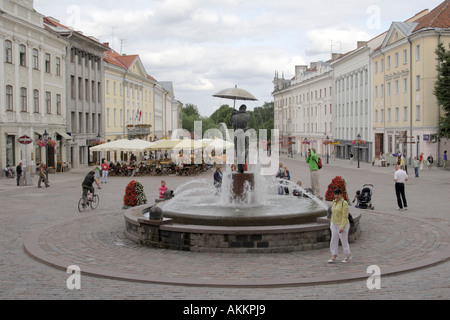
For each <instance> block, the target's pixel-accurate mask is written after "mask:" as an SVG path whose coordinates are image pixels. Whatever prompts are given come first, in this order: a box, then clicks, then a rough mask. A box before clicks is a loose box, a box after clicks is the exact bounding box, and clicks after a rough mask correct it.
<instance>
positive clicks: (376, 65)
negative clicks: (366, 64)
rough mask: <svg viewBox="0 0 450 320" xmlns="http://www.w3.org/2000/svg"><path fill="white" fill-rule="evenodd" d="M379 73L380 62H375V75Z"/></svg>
mask: <svg viewBox="0 0 450 320" xmlns="http://www.w3.org/2000/svg"><path fill="white" fill-rule="evenodd" d="M377 73H378V61H376V62H375V74H377Z"/></svg>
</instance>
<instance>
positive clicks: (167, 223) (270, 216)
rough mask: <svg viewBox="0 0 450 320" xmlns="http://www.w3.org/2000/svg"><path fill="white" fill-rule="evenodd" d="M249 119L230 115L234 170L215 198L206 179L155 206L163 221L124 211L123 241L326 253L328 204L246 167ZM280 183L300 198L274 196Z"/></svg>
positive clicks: (351, 237)
mask: <svg viewBox="0 0 450 320" xmlns="http://www.w3.org/2000/svg"><path fill="white" fill-rule="evenodd" d="M249 119H250V116H249V114H248V113H247V112H246V107H245V105H242V106H241V108H240V109H239V111H236V110H234V111H233V115H232V122H233V129H234V143H235V152H236V159H237V164H238V166H237V168H238V170H237V172H233V171H231V168H230V166H229V165H228V166H226V169H225V171H224V172H223V177H222V186H221V190H220V193H219V194H217V192H215V191H216V190H215V188H214V185H213V181H212V179H211V178H210V179H196V180H192V181H189V182H187V183H185V184H183V185H181V186H179V187H178V188H177V189H176V190H175V195H176V196H175V198H173V199H171V200H169V201H165V202H162V203H159V204H158V205H157V206H158V208H160V209H161V210H162V212H163V217H164V218H163V219H160V220H151V219H150V218H151V217H150V212H151V209H149V208H144V210H143V208H142V207H141V208H135V209H129V210H128V211H127V212H126V213H125V221H126V235H127V237H128V238H130V239H132V240H134V241H135V242H138V243H140V244H143V245H147V246H151V247H159V248H167V249H176V250H184V251H208V252H235V253H239V252H246V253H251V252H291V251H303V250H311V249H319V248H324V247H328V246H329V241H330V237H331V234H330V230H329V221H328V220H327V218H326V215H327V209H328V204H326V203H324V202H322V201H321V200H319V199H317V198H316V197H314V196H313V195H311V194H309V193H308V192H305V190H303V189H301V187H299V186H297V185H295V184H293V183H292V182H290V181H285V180H282V181H281V180H279V179H276V178H275V177H274V176H263V175H261V174H260V172H261V164H258V163H257V164H251V165H248V155H249V137H248V135H247V134H246V131H247V129H248V121H249ZM225 132H226V130H225ZM226 135H227V140H228V141H233V140H231V139H230V137H229V135H228V134H226ZM272 138H273V137H272ZM276 140H277V139H275V141H276ZM272 141H274V140H272ZM275 145H277V143H275ZM280 183H283V184H285V186H287V187H288V188H290V189H291V190H293V189H294V188H297V189H300V191H302V193H303V194H304V195H306V197H305V196H302V197H295V196H292V195H289V196H285V195H281V196H280V195H278V194H277V191H276V190H277V188H278V186H279V184H280ZM359 218H360V216H359V215H356V216H355V217H354V220H355V224H354V225H353V226H352V228H351V230H350V235H349V240H350V241H353V240H355V239H356V237H357V236H358V235H359V233H360V229H359Z"/></svg>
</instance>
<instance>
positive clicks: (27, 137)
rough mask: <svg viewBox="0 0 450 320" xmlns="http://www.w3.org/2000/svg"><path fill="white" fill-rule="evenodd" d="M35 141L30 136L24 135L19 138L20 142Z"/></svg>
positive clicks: (28, 142)
mask: <svg viewBox="0 0 450 320" xmlns="http://www.w3.org/2000/svg"><path fill="white" fill-rule="evenodd" d="M32 142H33V139H31V138H30V137H29V136H22V137H20V138H19V143H20V144H30V143H32Z"/></svg>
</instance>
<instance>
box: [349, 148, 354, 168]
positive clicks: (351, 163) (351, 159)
mask: <svg viewBox="0 0 450 320" xmlns="http://www.w3.org/2000/svg"><path fill="white" fill-rule="evenodd" d="M353 158H354V156H353V152H351V151H350V165H353Z"/></svg>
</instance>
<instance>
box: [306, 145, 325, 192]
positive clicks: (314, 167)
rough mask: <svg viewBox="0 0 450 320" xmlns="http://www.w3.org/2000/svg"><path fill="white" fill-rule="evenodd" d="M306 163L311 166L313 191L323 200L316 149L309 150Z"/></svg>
mask: <svg viewBox="0 0 450 320" xmlns="http://www.w3.org/2000/svg"><path fill="white" fill-rule="evenodd" d="M306 163H308V164H309V171H310V172H311V189H312V191H313V194H314V195H315V196H316V197H317V198H319V199H320V200H322V197H321V195H320V185H319V156H318V155H317V153H316V149H314V148H312V149H309V150H308V157H307V158H306Z"/></svg>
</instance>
